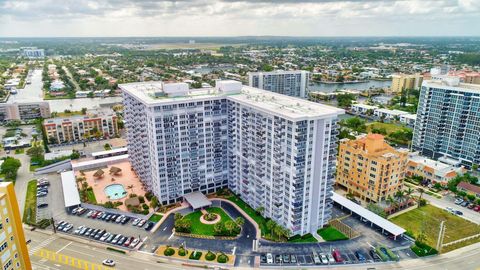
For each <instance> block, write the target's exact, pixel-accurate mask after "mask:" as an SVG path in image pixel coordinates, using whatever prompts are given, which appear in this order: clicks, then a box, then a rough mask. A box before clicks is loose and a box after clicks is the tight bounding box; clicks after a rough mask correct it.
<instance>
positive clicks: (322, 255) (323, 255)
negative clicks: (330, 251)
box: [320, 253, 328, 264]
mask: <svg viewBox="0 0 480 270" xmlns="http://www.w3.org/2000/svg"><path fill="white" fill-rule="evenodd" d="M320 260H321V261H322V263H323V264H327V263H328V259H327V256H326V255H325V254H323V253H320Z"/></svg>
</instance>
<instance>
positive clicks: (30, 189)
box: [23, 180, 37, 224]
mask: <svg viewBox="0 0 480 270" xmlns="http://www.w3.org/2000/svg"><path fill="white" fill-rule="evenodd" d="M36 215H37V180H31V181H29V182H28V185H27V195H26V196H25V210H24V211H23V222H24V223H27V224H35V223H36Z"/></svg>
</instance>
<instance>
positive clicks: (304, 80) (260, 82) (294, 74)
mask: <svg viewBox="0 0 480 270" xmlns="http://www.w3.org/2000/svg"><path fill="white" fill-rule="evenodd" d="M309 81H310V72H309V71H305V70H294V71H281V70H279V71H272V72H250V73H249V74H248V85H250V86H251V87H256V88H260V89H263V90H268V91H272V92H275V93H279V94H283V95H287V96H291V97H301V98H306V97H307V94H308V93H307V88H308V84H309Z"/></svg>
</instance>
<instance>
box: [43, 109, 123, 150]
mask: <svg viewBox="0 0 480 270" xmlns="http://www.w3.org/2000/svg"><path fill="white" fill-rule="evenodd" d="M117 118H118V117H117V116H116V115H115V114H93V115H90V116H88V115H79V116H72V117H68V118H61V117H60V118H51V119H46V120H45V121H44V122H43V128H44V129H45V132H46V134H47V137H48V140H49V143H64V142H73V141H83V140H85V139H88V138H90V137H107V138H108V137H115V136H117V135H118V119H117Z"/></svg>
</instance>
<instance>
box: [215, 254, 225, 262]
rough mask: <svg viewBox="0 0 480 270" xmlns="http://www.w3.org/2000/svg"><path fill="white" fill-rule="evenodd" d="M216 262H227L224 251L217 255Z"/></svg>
mask: <svg viewBox="0 0 480 270" xmlns="http://www.w3.org/2000/svg"><path fill="white" fill-rule="evenodd" d="M217 262H219V263H226V262H228V256H227V255H225V254H224V253H222V254H220V255H218V257H217Z"/></svg>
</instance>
